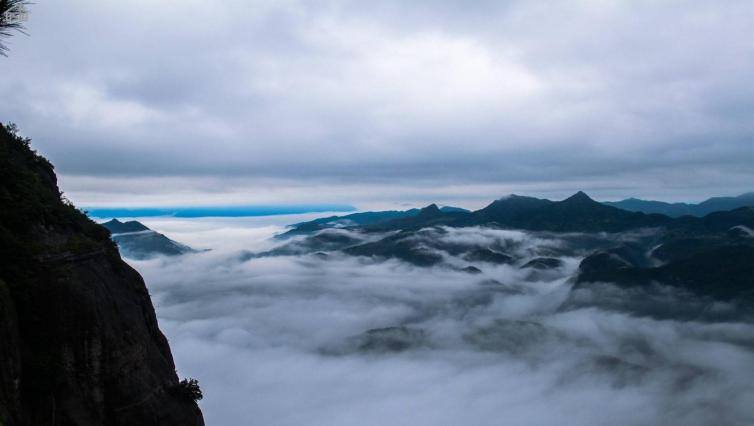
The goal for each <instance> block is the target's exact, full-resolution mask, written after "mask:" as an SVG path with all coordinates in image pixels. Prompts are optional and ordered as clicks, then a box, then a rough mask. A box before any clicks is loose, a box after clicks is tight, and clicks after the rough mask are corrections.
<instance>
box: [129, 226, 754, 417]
mask: <svg viewBox="0 0 754 426" xmlns="http://www.w3.org/2000/svg"><path fill="white" fill-rule="evenodd" d="M296 219H299V218H292V217H278V218H274V219H270V218H254V219H225V220H220V219H200V220H178V219H152V220H145V223H146V224H147V225H148V226H150V227H152V228H153V229H158V230H160V231H163V232H165V233H166V234H168V235H169V236H171V237H173V238H175V239H177V240H180V241H182V242H185V243H187V244H190V245H192V246H194V247H203V248H210V249H211V251H207V252H201V253H193V254H187V255H184V256H178V257H172V258H167V257H161V258H155V259H151V260H145V261H136V260H129V262H130V263H131V264H132V265H133V266H134V267H135V268H136V269H137V270H139V272H141V273H142V275H143V276H144V278H145V280H146V282H147V285H148V288H149V290H150V293H151V295H152V298H153V300H154V303H155V305H156V309H157V315H158V318H159V321H160V326H161V328H162V329H163V330H164V332H165V334H166V335H167V336H168V338H169V340H170V344H171V347H172V348H173V352H174V356H175V358H176V363H177V366H178V371H179V374H180V375H181V376H192V377H196V378H198V379H199V380H200V383H201V386H202V388H203V390H204V394H205V399H204V400H202V401H201V406H202V408H203V411H204V413H205V416H206V419H207V423H208V424H222V425H246V424H250V423H254V424H265V425H301V424H307V425H354V424H359V425H386V424H391V425H438V424H448V425H451V424H464V425H498V424H571V425H589V424H595V425H597V424H668V425H669V424H686V425H697V424H699V425H701V424H718V425H724V424H751V423H752V422H754V417H752V413H751V409H750V407H751V403H752V401H754V383H752V382H751V380H750V379H751V377H750V374H749V373H750V372H751V371H754V330H752V327H751V326H750V324H749V323H748V322H747V323H744V322H732V321H730V320H725V318H726V316H725V313H726V312H729V311H731V310H733V309H735V308H734V307H732V306H727V305H725V304H722V303H716V304H709V305H708V306H707V305H705V306H704V309H705V311H707V312H711V314H710V315H711V316H710V318H712V319H710V318H705V317H704V316H701V317H700V316H698V315H697V316H695V317H692V318H687V317H686V316H684V315H683V307H684V306H687V305H693V304H695V303H698V304H704V303H706V302H704V301H698V300H695V299H693V298H692V297H691V296H688V295H683V294H676V292H674V291H671V290H668V289H663V288H656V289H654V291H653V292H652V293H651V295H650V293H649V292H647V293H643V294H636V293H635V292H634V293H633V294H629V292H628V291H624V290H620V289H618V288H617V287H612V286H603V287H601V290H600V291H599V293H596V292H595V291H593V290H586V289H579V290H578V291H571V288H572V286H573V281H572V277H573V275H574V274H575V273H576V270H577V268H578V263H579V261H580V257H579V256H574V255H573V251H571V257H563V256H559V257H560V259H561V261H562V263H561V264H560V266H559V267H556V268H554V269H548V270H539V269H532V268H521V267H520V265H518V264H504V265H493V264H485V263H477V264H475V265H476V266H477V267H478V268H479V270H480V271H481V272H479V271H473V272H474V273H470V272H469V271H466V270H464V269H462V267H463V266H465V265H466V264H468V262H464V261H463V260H462V259H460V258H454V257H453V256H448V255H447V254H445V255H444V256H445V259H444V261H443V263H442V264H441V265H440V266H434V267H431V268H426V267H417V266H412V265H410V264H407V263H404V262H402V261H399V260H380V259H371V258H366V257H353V256H347V255H345V254H339V253H338V252H331V253H329V254H323V253H319V252H317V253H304V254H298V255H290V256H262V257H259V256H254V255H250V253H264V252H269V251H270V250H271V249H272V248H274V247H275V246H280V245H285V244H289V245H290V244H296V242H297V240H296V239H294V240H293V241H292V242H291V241H279V240H275V239H273V238H272V236H273V235H274V234H276V233H278V232H281V231H282V230H283V229H284V228H283V227H282V226H281V225H282V224H284V223H292V222H294V221H296ZM337 232H347V231H339V230H338V231H337ZM426 232H429V233H432V232H439V234H438V235H430V236H431V237H432V238H434V239H435V240H437V239H440V240H442V239H444V240H446V241H452V242H453V243H456V244H482V245H486V246H495V247H504V248H505V250H506V252H508V253H513V254H515V255H516V256H521V257H522V258H526V257H529V258H535V257H537V256H551V257H552V256H558V254H559V253H560V252H562V250H561V248H563V247H564V246H567V245H573V240H578V239H579V238H603V239H604V238H624V239H625V238H628V239H630V238H641V235H638V234H637V235H630V234H627V235H600V236H589V237H586V236H579V235H574V234H571V235H554V234H552V235H542V234H538V235H533V234H528V233H524V232H519V231H504V230H491V229H483V228H464V229H445V230H441V231H437V230H435V231H433V230H427V231H426ZM353 237H354V238H360V236H358V235H355V236H353ZM361 237H363V236H361ZM427 249H428V250H431V248H430V247H428V248H427ZM576 253H578V251H576ZM585 254H586V253H585ZM637 297H639V298H642V299H643V300H644V302H648V301H651V300H652V299H656V300H655V301H656V302H657V303H662V304H663V305H664V306H666V309H665V310H666V311H668V309H667V306H678V315H675V316H673V315H670V316H668V315H665V316H664V317H660V316H657V315H653V314H652V313H651V312H645V313H642V312H639V313H637V312H636V311H632V310H631V309H629V308H630V306H626V304H628V303H630V301H631V300H635V299H636V298H637ZM616 300H620V301H626V302H625V303H615V301H616ZM645 304H648V305H651V303H645ZM671 312H672V310H671ZM715 318H717V319H715ZM720 318H722V319H720Z"/></svg>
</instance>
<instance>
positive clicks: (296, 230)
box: [279, 206, 468, 238]
mask: <svg viewBox="0 0 754 426" xmlns="http://www.w3.org/2000/svg"><path fill="white" fill-rule="evenodd" d="M439 210H440V211H442V212H444V213H468V210H466V209H462V208H460V207H451V206H443V207H440V208H439ZM419 213H420V209H410V210H402V211H397V210H387V211H379V212H363V213H353V214H349V215H345V216H329V217H323V218H320V219H315V220H312V221H309V222H302V223H296V224H294V225H291V228H292V229H291V230H289V231H287V232H285V233H283V234H281V235H280V236H279V237H281V238H286V237H291V236H294V235H304V234H308V233H311V232H315V231H320V230H323V229H328V228H342V227H350V226H367V225H377V224H380V223H385V222H388V221H391V220H394V219H403V218H409V217H412V216H416V215H418V214H419Z"/></svg>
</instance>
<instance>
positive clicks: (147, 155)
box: [0, 0, 754, 203]
mask: <svg viewBox="0 0 754 426" xmlns="http://www.w3.org/2000/svg"><path fill="white" fill-rule="evenodd" d="M752 24H754V7H752V5H751V3H750V2H745V1H740V2H733V3H728V4H726V5H725V6H722V5H716V4H710V3H708V2H684V3H674V2H671V3H667V2H663V3H657V2H638V3H637V2H609V3H605V2H601V3H594V2H570V1H569V2H555V3H547V4H545V3H533V2H518V1H512V2H504V3H501V2H475V4H474V5H473V6H470V5H468V4H467V3H465V2H454V1H447V2H411V4H406V3H405V2H391V1H388V2H379V3H378V4H372V5H364V4H363V2H349V1H341V2H307V3H305V4H304V3H299V2H294V1H290V2H263V1H260V2H255V3H249V2H241V1H228V2H222V3H217V4H213V5H212V7H208V6H207V5H206V4H205V3H202V2H194V1H190V2H181V3H180V4H178V3H175V2H150V1H140V2H138V3H137V4H136V5H135V6H134V5H131V4H129V5H128V6H126V5H115V4H111V3H103V2H94V1H83V0H82V1H74V2H68V3H66V4H65V5H63V4H58V3H40V4H36V5H34V6H32V15H31V20H30V22H29V23H28V29H29V32H30V33H31V36H30V37H23V36H22V37H15V38H13V39H12V40H11V41H10V46H11V48H12V56H11V57H10V58H9V59H6V60H3V62H2V64H1V65H2V67H3V73H4V78H3V81H2V82H0V93H1V94H2V96H3V97H4V99H6V102H4V103H3V105H2V106H0V115H1V116H2V119H3V120H12V121H16V122H17V123H18V124H20V126H21V128H22V129H23V130H24V131H25V132H26V133H27V134H28V135H30V136H32V137H33V138H34V140H35V145H36V146H37V147H38V148H39V149H40V150H41V151H42V152H43V153H45V154H46V155H48V156H49V157H51V159H52V160H53V161H54V162H55V164H56V165H57V166H58V170H59V171H60V172H61V173H62V174H63V175H65V176H72V177H76V178H77V179H78V181H81V180H83V179H89V180H91V181H94V182H97V179H99V178H102V177H110V178H118V179H125V180H127V181H129V182H132V184H133V185H134V187H135V188H137V189H142V190H144V189H147V188H148V186H149V185H147V186H144V185H141V186H139V185H140V184H139V183H138V182H139V179H138V178H141V177H145V176H148V177H151V178H154V179H158V178H162V177H165V176H167V177H170V178H176V177H178V178H180V177H186V176H192V177H197V178H206V177H213V178H223V177H228V176H233V177H237V178H241V179H244V178H245V179H248V180H256V179H292V180H305V181H307V182H312V181H316V182H319V183H326V184H327V183H329V184H331V183H335V182H342V181H344V180H345V181H348V182H350V183H352V184H354V185H362V186H363V187H367V188H368V187H371V186H374V185H383V186H384V185H391V186H394V187H397V186H412V185H414V186H415V188H416V192H417V193H419V194H422V195H424V196H425V197H426V196H427V195H428V192H427V191H426V189H425V188H422V184H421V182H423V181H428V182H434V185H436V186H444V187H450V186H452V185H469V186H474V185H476V186H478V185H488V186H495V185H497V188H498V191H502V190H505V189H507V188H514V189H515V188H522V189H524V190H526V189H531V188H533V189H534V191H536V192H538V193H543V192H545V191H548V190H550V191H555V192H556V193H557V194H558V195H565V193H566V192H569V191H571V190H573V189H575V187H576V186H578V188H583V189H587V190H589V189H592V190H594V191H597V193H600V194H605V195H606V196H623V195H628V194H636V195H645V194H646V195H655V196H666V197H671V198H672V197H687V198H689V197H691V198H700V197H703V196H706V195H711V194H714V193H734V192H738V191H744V190H749V189H751V188H750V187H751V183H752V181H754V175H752V172H751V168H750V167H749V166H750V165H751V164H752V162H753V161H754V151H753V150H752V149H751V141H752V136H754V127H753V126H754V125H752V123H754V120H752V118H753V117H752V113H751V111H754V108H752V107H753V106H754V93H752V91H751V89H749V87H750V84H749V79H750V76H751V75H752V74H754V61H752V57H754V56H752V54H753V53H754V44H753V43H752V42H751V37H749V36H748V35H749V32H750V28H751V26H752ZM72 181H73V180H72ZM417 182H418V184H417ZM158 186H159V185H158ZM561 187H562V188H561ZM553 188H556V189H553ZM658 188H659V189H658ZM65 189H67V190H68V191H69V193H71V194H73V198H74V200H75V201H80V202H83V203H88V202H89V201H90V200H91V199H92V198H93V196H92V193H91V192H87V191H84V190H83V189H81V187H79V186H72V187H70V188H65ZM256 189H257V188H255V187H254V186H253V185H251V184H249V185H248V186H247V187H246V193H249V194H252V193H254V191H255V190H256ZM103 190H104V191H106V190H107V189H106V188H104V189H103ZM226 190H230V189H229V188H226ZM137 192H138V191H137ZM364 192H369V190H367V191H363V190H361V191H360V190H353V191H352V192H351V194H350V196H351V198H353V199H357V200H356V201H359V200H358V198H359V197H362V198H363V196H362V195H360V194H362V193H364ZM196 193H197V194H198V198H201V195H203V194H205V193H202V192H200V191H196ZM298 194H299V195H302V194H306V190H303V191H300V192H299V193H298ZM499 195H501V194H500V193H499V192H497V191H495V190H488V191H486V192H484V193H478V194H476V195H475V196H477V197H479V198H487V199H489V198H491V197H496V196H499ZM164 198H165V199H169V198H170V195H169V194H167V193H166V194H164ZM270 201H280V200H270Z"/></svg>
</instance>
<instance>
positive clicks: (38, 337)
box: [0, 126, 204, 426]
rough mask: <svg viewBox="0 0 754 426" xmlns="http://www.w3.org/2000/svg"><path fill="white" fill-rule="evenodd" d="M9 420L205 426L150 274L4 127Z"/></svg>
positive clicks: (2, 315) (4, 396) (0, 225)
mask: <svg viewBox="0 0 754 426" xmlns="http://www.w3.org/2000/svg"><path fill="white" fill-rule="evenodd" d="M0 424H2V425H3V426H14V425H60V426H67V425H182V426H185V425H203V424H204V421H203V419H202V414H201V412H200V410H199V408H198V406H197V404H196V402H195V401H194V399H193V398H192V397H191V395H189V394H187V393H186V392H185V389H183V388H182V387H181V386H180V384H179V380H178V377H177V374H176V371H175V365H174V363H173V358H172V355H171V353H170V347H169V346H168V342H167V340H166V339H165V336H164V335H163V334H162V333H161V332H160V330H159V328H158V325H157V319H156V317H155V312H154V308H153V306H152V303H151V300H150V298H149V293H148V292H147V289H146V287H145V285H144V281H143V280H142V278H141V276H140V275H139V274H138V273H137V272H136V271H135V270H134V269H132V268H131V267H129V266H128V265H127V264H126V263H125V262H123V261H122V260H121V258H120V255H119V254H118V250H117V248H116V246H115V245H114V244H113V242H112V241H111V240H110V238H109V232H108V231H107V230H106V229H104V228H102V227H101V226H99V225H97V224H96V223H94V222H92V221H91V220H89V219H88V218H87V217H86V216H85V215H84V214H82V213H81V212H79V211H78V210H76V209H75V208H74V207H73V206H72V205H70V203H68V202H67V201H65V199H64V198H63V197H62V194H61V193H60V191H59V189H58V187H57V182H56V177H55V174H54V172H53V167H52V165H51V164H50V163H49V162H48V161H47V160H45V159H44V158H42V157H41V156H39V155H37V154H36V153H35V152H34V151H32V150H31V149H30V147H29V141H28V140H26V139H24V138H21V137H19V136H18V135H17V134H16V131H15V129H14V128H13V127H12V126H0Z"/></svg>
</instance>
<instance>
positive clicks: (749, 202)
mask: <svg viewBox="0 0 754 426" xmlns="http://www.w3.org/2000/svg"><path fill="white" fill-rule="evenodd" d="M604 204H606V205H608V206H612V207H618V208H620V209H623V210H629V211H634V212H643V213H659V214H664V215H666V216H670V217H680V216H684V215H690V216H704V215H707V214H710V213H712V212H716V211H721V210H733V209H737V208H740V207H752V206H754V192H749V193H746V194H741V195H739V196H736V197H713V198H710V199H708V200H705V201H702V202H701V203H698V204H690V203H666V202H663V201H650V200H641V199H638V198H627V199H625V200H621V201H607V202H605V203H604Z"/></svg>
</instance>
